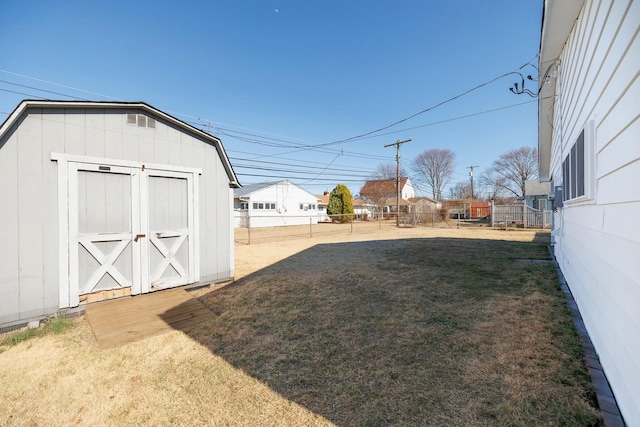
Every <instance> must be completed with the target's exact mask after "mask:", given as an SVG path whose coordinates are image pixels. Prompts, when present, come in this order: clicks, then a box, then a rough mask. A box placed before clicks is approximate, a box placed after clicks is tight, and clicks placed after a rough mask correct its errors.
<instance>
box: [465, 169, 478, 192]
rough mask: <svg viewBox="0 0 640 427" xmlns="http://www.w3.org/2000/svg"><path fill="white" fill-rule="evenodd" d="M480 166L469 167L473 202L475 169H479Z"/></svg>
mask: <svg viewBox="0 0 640 427" xmlns="http://www.w3.org/2000/svg"><path fill="white" fill-rule="evenodd" d="M479 167H480V166H478V165H475V166H473V165H471V166H467V169H469V176H470V177H471V200H473V168H479Z"/></svg>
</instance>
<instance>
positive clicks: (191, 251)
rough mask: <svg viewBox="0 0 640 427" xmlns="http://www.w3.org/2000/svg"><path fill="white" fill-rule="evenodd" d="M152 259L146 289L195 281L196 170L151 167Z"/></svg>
mask: <svg viewBox="0 0 640 427" xmlns="http://www.w3.org/2000/svg"><path fill="white" fill-rule="evenodd" d="M146 184H147V187H146V189H147V191H146V192H147V200H146V206H145V208H146V209H148V216H147V217H148V224H147V227H146V228H147V229H148V230H149V234H148V238H147V241H146V252H147V253H146V254H145V257H144V258H145V260H147V261H148V268H147V269H146V273H147V275H148V276H147V277H146V278H145V280H144V283H148V284H149V289H148V290H147V289H143V292H146V291H153V290H158V289H166V288H171V287H174V286H178V285H185V284H187V283H192V282H194V281H195V266H196V263H195V230H194V212H193V210H194V186H193V174H189V173H180V172H168V171H158V170H148V172H147V178H146Z"/></svg>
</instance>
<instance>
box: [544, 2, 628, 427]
mask: <svg viewBox="0 0 640 427" xmlns="http://www.w3.org/2000/svg"><path fill="white" fill-rule="evenodd" d="M639 26H640V1H633V0H615V1H610V0H601V1H599V0H594V1H585V2H584V6H583V8H582V10H581V12H580V15H579V17H578V20H577V21H576V23H575V26H574V27H573V30H572V31H571V33H570V35H569V38H568V40H567V43H566V45H565V46H564V48H563V49H562V53H561V55H560V65H559V69H558V77H557V78H558V81H557V83H556V95H557V97H556V100H555V106H554V109H553V112H547V113H549V115H550V116H551V115H552V116H553V135H552V150H551V158H550V175H551V176H550V177H551V178H552V179H553V182H554V185H556V186H557V185H561V184H562V162H563V160H564V159H565V157H566V156H567V154H568V153H569V151H570V150H571V147H572V145H573V144H574V143H575V141H576V140H577V138H578V136H579V134H580V132H581V131H582V129H583V128H587V130H586V134H585V153H587V158H588V164H587V166H586V171H585V173H586V179H585V184H586V192H587V197H586V199H585V200H583V201H580V202H574V203H572V202H565V204H564V207H562V208H559V209H558V210H557V212H556V214H555V217H554V228H553V240H554V242H555V247H554V252H555V255H556V257H557V259H558V262H559V264H560V267H561V269H562V272H563V274H564V276H565V277H566V280H567V283H568V284H569V287H570V288H571V291H572V293H573V295H574V297H575V299H576V302H577V304H578V306H579V308H580V311H581V313H582V316H583V318H584V321H585V324H586V327H587V329H588V331H589V334H590V336H591V339H592V341H593V343H594V345H595V348H596V350H597V352H598V355H599V357H600V361H601V363H602V365H603V368H604V370H605V373H606V375H607V378H608V380H609V382H610V384H611V387H612V390H613V392H614V394H615V396H616V399H617V401H618V404H619V406H620V409H621V412H622V414H623V417H624V418H625V420H626V422H627V424H628V425H640V358H639V357H638V355H639V354H640V309H639V304H640V142H639V140H638V135H640V79H638V76H639V74H640V38H639V37H638V31H639ZM543 50H544V47H543ZM543 71H544V70H543V69H542V67H541V72H543ZM548 95H552V94H546V93H545V92H543V93H542V94H541V97H542V96H548ZM545 114H546V113H545V112H542V111H541V113H540V116H541V117H544V115H545ZM541 120H542V119H541ZM589 130H592V132H589ZM589 133H591V135H589Z"/></svg>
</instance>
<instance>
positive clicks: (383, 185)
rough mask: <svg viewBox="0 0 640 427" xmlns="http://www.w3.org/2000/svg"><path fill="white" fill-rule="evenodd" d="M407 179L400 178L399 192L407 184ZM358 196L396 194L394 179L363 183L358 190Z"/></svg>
mask: <svg viewBox="0 0 640 427" xmlns="http://www.w3.org/2000/svg"><path fill="white" fill-rule="evenodd" d="M408 180H409V178H407V177H403V178H400V191H402V189H403V188H404V186H405V185H406V184H407V181H408ZM360 194H362V195H367V194H370V195H378V196H379V195H387V194H396V179H395V178H388V179H376V180H372V181H367V182H365V183H364V186H363V187H362V189H361V190H360Z"/></svg>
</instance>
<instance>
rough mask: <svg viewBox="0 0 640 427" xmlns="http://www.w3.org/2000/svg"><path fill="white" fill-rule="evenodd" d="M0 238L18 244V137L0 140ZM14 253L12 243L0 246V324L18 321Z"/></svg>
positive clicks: (16, 275)
mask: <svg viewBox="0 0 640 427" xmlns="http://www.w3.org/2000/svg"><path fill="white" fill-rule="evenodd" d="M0 183H2V185H0V200H2V203H0V218H2V223H1V224H0V239H2V240H1V241H2V242H12V243H13V242H17V241H18V136H17V133H10V134H9V135H8V137H7V138H6V139H0ZM18 259H19V258H18V251H17V250H16V247H15V246H14V245H13V244H2V245H0V301H2V311H1V312H0V323H3V322H11V321H14V320H18V318H19V315H18V313H19V311H20V287H19V283H20V282H19V280H20V279H19V270H18Z"/></svg>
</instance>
